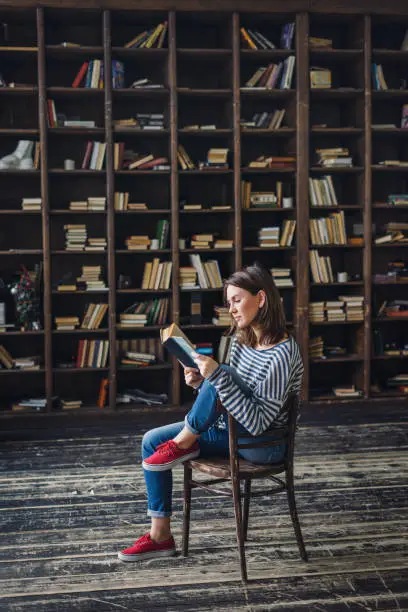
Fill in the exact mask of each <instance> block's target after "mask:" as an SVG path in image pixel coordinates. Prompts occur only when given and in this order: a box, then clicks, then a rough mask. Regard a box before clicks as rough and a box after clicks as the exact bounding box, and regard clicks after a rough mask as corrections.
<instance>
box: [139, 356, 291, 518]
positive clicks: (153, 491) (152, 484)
mask: <svg viewBox="0 0 408 612" xmlns="http://www.w3.org/2000/svg"><path fill="white" fill-rule="evenodd" d="M222 367H223V368H225V369H228V371H229V372H230V373H231V376H232V377H233V379H234V380H235V382H236V383H237V385H238V386H239V387H240V388H241V389H242V390H243V392H244V393H245V395H249V394H250V389H249V388H248V387H247V386H246V385H245V383H244V382H243V381H242V380H241V378H240V377H239V376H238V375H237V374H236V372H235V370H233V369H232V368H230V367H229V366H225V365H223V366H222ZM222 416H223V418H224V422H223V423H222V422H221V424H220V423H219V422H220V420H222V419H220V413H219V412H218V411H217V391H216V389H215V387H213V385H212V384H211V383H209V382H208V381H207V380H204V382H203V383H202V385H201V387H200V390H199V393H198V396H197V397H196V400H195V402H194V404H193V405H192V407H191V410H190V411H189V412H188V414H187V415H186V417H185V420H184V422H183V421H181V422H180V423H171V424H170V425H164V426H163V427H157V428H155V429H151V430H150V431H148V432H147V433H146V434H145V435H144V436H143V442H142V458H143V459H146V458H147V457H150V456H151V455H152V454H153V453H154V452H155V450H156V448H157V447H158V446H159V444H163V442H167V441H168V440H172V439H173V438H175V437H176V436H177V435H178V434H179V433H180V431H181V430H182V429H183V428H184V427H186V428H187V429H188V430H189V431H191V432H192V433H194V434H197V435H198V434H199V435H200V438H199V439H198V442H199V445H200V457H214V456H217V457H228V456H229V441H228V419H227V417H226V415H222ZM239 433H243V434H248V431H247V430H246V429H245V428H244V427H243V426H242V425H240V424H239V423H237V434H238V440H239ZM254 439H256V441H257V442H262V441H263V438H262V434H261V435H260V436H256V437H254ZM268 439H270V437H269V438H268ZM285 450H286V445H285V444H280V445H278V446H271V447H264V448H249V449H246V450H245V449H241V450H239V456H240V457H242V458H243V459H246V460H247V461H251V462H252V463H279V462H280V461H282V459H283V457H284V454H285ZM143 472H144V478H145V483H146V489H147V499H148V510H147V514H148V516H151V517H166V516H171V513H172V491H173V478H172V471H171V470H167V471H165V472H150V471H147V470H143Z"/></svg>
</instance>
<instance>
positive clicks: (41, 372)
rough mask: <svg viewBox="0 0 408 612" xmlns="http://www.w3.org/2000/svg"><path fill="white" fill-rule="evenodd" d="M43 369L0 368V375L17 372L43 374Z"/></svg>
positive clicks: (19, 374) (20, 374)
mask: <svg viewBox="0 0 408 612" xmlns="http://www.w3.org/2000/svg"><path fill="white" fill-rule="evenodd" d="M44 372H45V370H44V369H40V370H30V369H14V368H13V369H11V370H0V376H12V375H13V374H14V375H15V374H17V375H18V376H22V375H24V376H27V375H29V374H44Z"/></svg>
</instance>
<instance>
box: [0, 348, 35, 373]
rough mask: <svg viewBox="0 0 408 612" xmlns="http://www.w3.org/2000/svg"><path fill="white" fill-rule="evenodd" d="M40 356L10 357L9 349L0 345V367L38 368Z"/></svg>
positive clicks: (9, 368)
mask: <svg viewBox="0 0 408 612" xmlns="http://www.w3.org/2000/svg"><path fill="white" fill-rule="evenodd" d="M40 363H41V357H39V356H37V355H35V356H28V357H12V355H11V354H10V353H9V351H8V350H7V349H6V348H5V347H4V346H2V345H0V369H6V370H39V369H40Z"/></svg>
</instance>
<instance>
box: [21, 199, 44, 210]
mask: <svg viewBox="0 0 408 612" xmlns="http://www.w3.org/2000/svg"><path fill="white" fill-rule="evenodd" d="M41 207H42V199H41V198H23V199H22V200H21V208H22V209H23V210H26V211H30V212H39V211H41Z"/></svg>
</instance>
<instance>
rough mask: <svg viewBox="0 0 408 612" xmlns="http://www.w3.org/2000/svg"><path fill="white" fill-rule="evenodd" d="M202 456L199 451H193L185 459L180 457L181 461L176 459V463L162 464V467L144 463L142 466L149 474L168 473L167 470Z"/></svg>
mask: <svg viewBox="0 0 408 612" xmlns="http://www.w3.org/2000/svg"><path fill="white" fill-rule="evenodd" d="M199 454H200V451H199V450H196V451H193V452H192V453H189V454H188V455H184V457H180V458H179V459H174V461H170V463H161V464H160V465H150V464H149V463H145V462H144V461H143V463H142V466H143V467H144V469H145V470H147V471H148V472H166V471H167V470H171V469H172V468H173V467H174V466H175V465H179V464H180V463H184V462H185V461H189V459H195V458H196V457H198V455H199Z"/></svg>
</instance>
